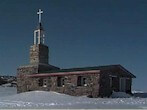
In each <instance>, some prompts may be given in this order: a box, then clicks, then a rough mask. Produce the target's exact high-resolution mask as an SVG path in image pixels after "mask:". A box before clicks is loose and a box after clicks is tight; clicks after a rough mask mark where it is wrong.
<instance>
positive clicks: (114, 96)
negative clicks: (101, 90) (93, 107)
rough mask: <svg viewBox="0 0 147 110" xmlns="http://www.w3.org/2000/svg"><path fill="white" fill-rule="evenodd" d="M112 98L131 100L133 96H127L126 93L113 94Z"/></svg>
mask: <svg viewBox="0 0 147 110" xmlns="http://www.w3.org/2000/svg"><path fill="white" fill-rule="evenodd" d="M111 97H112V98H130V97H131V95H129V94H126V93H125V92H113V93H112V95H111Z"/></svg>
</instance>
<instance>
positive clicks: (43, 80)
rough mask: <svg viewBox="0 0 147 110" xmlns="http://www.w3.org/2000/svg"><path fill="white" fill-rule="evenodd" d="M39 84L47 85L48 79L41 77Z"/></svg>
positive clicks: (41, 85)
mask: <svg viewBox="0 0 147 110" xmlns="http://www.w3.org/2000/svg"><path fill="white" fill-rule="evenodd" d="M38 85H39V86H40V87H47V79H43V78H40V79H39V80H38Z"/></svg>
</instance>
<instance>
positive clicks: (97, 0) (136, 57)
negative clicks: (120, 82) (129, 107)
mask: <svg viewBox="0 0 147 110" xmlns="http://www.w3.org/2000/svg"><path fill="white" fill-rule="evenodd" d="M39 8H41V9H42V10H43V11H44V13H43V16H42V19H43V27H44V29H45V35H46V38H45V44H46V45H48V46H49V49H50V50H49V51H50V53H49V62H50V64H52V65H55V66H58V67H61V68H73V67H88V66H100V65H110V64H121V65H122V66H124V67H125V68H126V69H128V70H129V71H130V72H132V73H133V74H134V75H136V77H137V78H136V79H134V81H133V89H135V90H143V91H147V87H146V81H147V0H0V74H1V75H16V69H17V68H18V67H19V66H20V65H27V64H29V48H30V46H31V45H33V31H34V29H35V28H36V26H37V25H38V16H37V11H38V9H39Z"/></svg>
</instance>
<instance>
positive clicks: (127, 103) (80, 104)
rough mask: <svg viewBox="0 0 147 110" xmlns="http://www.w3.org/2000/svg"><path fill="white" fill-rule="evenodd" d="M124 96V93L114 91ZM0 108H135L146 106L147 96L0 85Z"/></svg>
mask: <svg viewBox="0 0 147 110" xmlns="http://www.w3.org/2000/svg"><path fill="white" fill-rule="evenodd" d="M116 95H120V96H121V97H122V96H126V94H124V93H114V94H113V96H115V97H116ZM0 108H1V109H3V108H4V109H8V108H13V109H19V108H20V109H21V108H28V109H32V108H34V109H77V108H78V109H104V108H105V109H107V108H109V109H120V108H126V109H130V108H132V109H135V108H143V109H145V108H147V98H138V97H137V98H135V97H129V98H87V97H86V96H80V97H78V96H69V95H65V94H60V93H56V92H53V91H50V92H45V91H32V92H25V93H20V94H16V88H14V87H0Z"/></svg>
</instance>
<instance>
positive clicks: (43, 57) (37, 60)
mask: <svg viewBox="0 0 147 110" xmlns="http://www.w3.org/2000/svg"><path fill="white" fill-rule="evenodd" d="M37 14H38V18H39V24H38V26H37V29H36V30H34V44H33V45H32V46H31V47H30V64H48V47H47V46H46V45H45V44H44V43H45V35H44V29H43V26H42V22H41V14H43V11H42V10H41V9H39V11H38V12H37Z"/></svg>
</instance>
